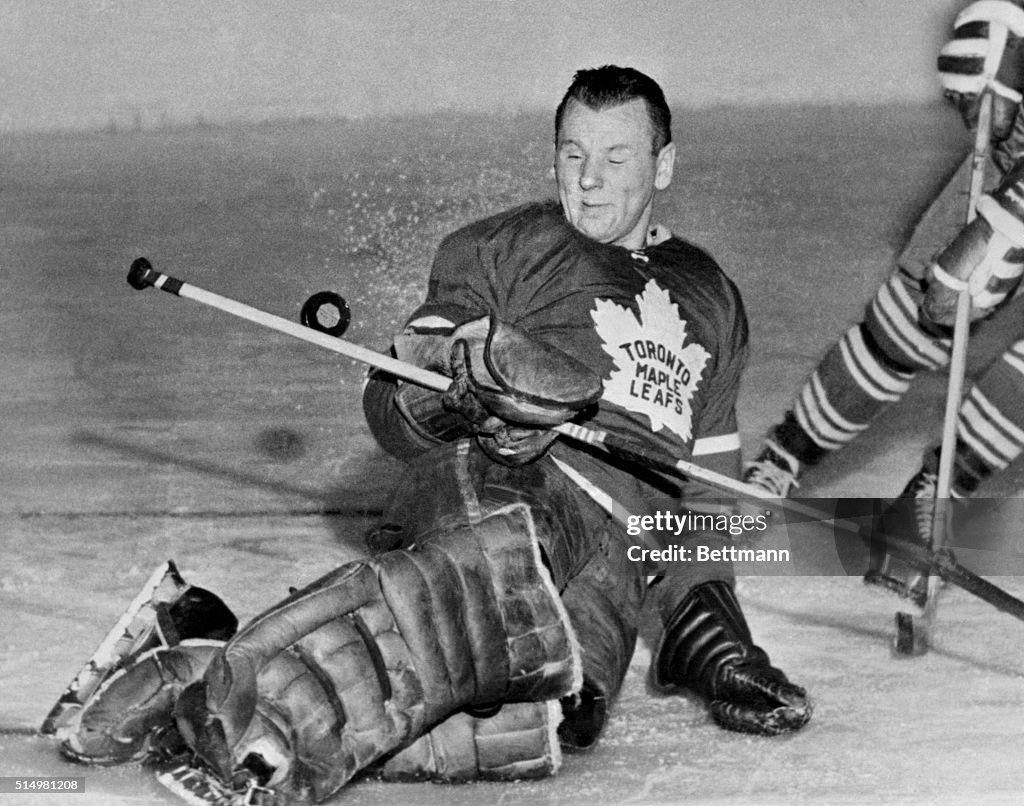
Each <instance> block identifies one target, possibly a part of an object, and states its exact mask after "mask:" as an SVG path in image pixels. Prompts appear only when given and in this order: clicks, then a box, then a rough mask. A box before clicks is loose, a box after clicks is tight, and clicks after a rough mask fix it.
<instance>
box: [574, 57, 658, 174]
mask: <svg viewBox="0 0 1024 806" xmlns="http://www.w3.org/2000/svg"><path fill="white" fill-rule="evenodd" d="M637 99H639V100H642V101H644V102H645V103H646V105H647V115H648V118H649V119H650V121H651V128H652V129H653V131H654V144H653V146H654V153H655V154H657V153H659V152H660V151H661V149H663V148H664V147H665V146H667V145H668V144H669V143H671V142H672V113H671V112H670V111H669V108H668V103H667V102H666V101H665V93H663V92H662V90H661V87H660V86H658V82H657V81H655V80H654V79H653V78H651V77H650V76H647V75H644V74H643V73H641V72H640V71H639V70H634V69H633V68H632V67H618V66H617V65H614V64H606V65H604V66H603V67H595V68H593V69H590V70H577V71H576V75H575V76H574V77H573V80H572V84H570V85H569V89H568V90H566V92H565V95H564V96H563V97H562V100H561V102H560V103H559V104H558V109H556V110H555V143H557V142H558V135H559V133H560V132H561V130H562V116H563V115H564V114H565V109H566V107H567V106H568V105H569V101H578V102H579V103H581V104H584V105H585V106H588V107H590V108H591V109H593V110H596V111H600V110H602V109H606V108H608V107H611V106H619V105H620V104H625V103H629V102H630V101H634V100H637Z"/></svg>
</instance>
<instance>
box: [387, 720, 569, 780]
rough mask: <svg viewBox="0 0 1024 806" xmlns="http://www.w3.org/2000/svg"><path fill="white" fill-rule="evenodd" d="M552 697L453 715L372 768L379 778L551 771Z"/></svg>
mask: <svg viewBox="0 0 1024 806" xmlns="http://www.w3.org/2000/svg"><path fill="white" fill-rule="evenodd" d="M560 719H561V706H560V704H559V703H558V701H557V700H548V701H546V702H521V703H506V704H505V705H503V706H502V707H501V710H499V711H498V713H497V714H495V715H494V716H491V717H486V718H481V717H476V716H472V715H471V714H469V713H466V712H464V711H463V712H459V713H457V714H453V715H452V716H450V717H449V718H448V719H446V720H445V721H444V722H442V723H441V724H440V725H438V726H437V727H436V728H434V729H433V730H431V731H430V732H429V733H427V734H424V735H423V736H421V737H420V738H419V739H417V740H416V741H415V742H413V744H411V745H409V746H408V747H406V748H405V749H404V750H402V751H401V752H400V753H398V754H396V755H394V756H392V757H391V758H389V759H387V761H386V762H385V763H384V764H383V765H381V767H380V768H379V769H378V770H377V771H376V774H377V776H378V777H379V778H381V779H382V780H385V781H424V780H427V781H436V782H439V783H462V782H468V781H521V780H527V779H535V778H546V777H548V776H551V775H554V774H555V773H556V772H557V771H558V769H559V767H560V766H561V763H562V753H561V748H560V747H559V744H558V738H557V736H556V728H557V725H558V722H559V720H560Z"/></svg>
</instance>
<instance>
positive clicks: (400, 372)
mask: <svg viewBox="0 0 1024 806" xmlns="http://www.w3.org/2000/svg"><path fill="white" fill-rule="evenodd" d="M128 282H129V284H130V285H131V286H132V287H133V288H136V289H140V290H142V289H146V288H149V287H150V286H153V287H155V288H160V289H163V290H164V291H167V292H169V293H171V294H174V295H176V296H179V297H184V298H186V299H191V300H194V301H196V302H201V303H203V304H206V305H209V306H212V307H214V308H217V309H219V310H223V311H225V312H228V313H232V314H234V315H237V316H240V317H241V318H243V319H246V320H248V321H251V322H254V323H256V324H260V325H263V326H265V327H268V328H271V329H272V330H277V331H279V332H282V333H286V334H288V335H291V336H295V337H296V338H299V339H302V340H303V341H307V342H310V343H312V344H316V345H318V346H320V347H324V348H326V349H328V350H330V351H332V352H334V353H338V354H340V355H343V356H346V357H348V358H353V359H355V360H357V361H360V362H362V363H365V364H369V365H370V366H373V367H377V368H378V369H382V370H384V371H385V372H389V373H391V374H392V375H394V376H395V377H398V378H402V379H403V380H406V381H409V382H410V383H416V384H419V385H421V386H423V387H425V388H427V389H433V390H434V391H437V392H443V391H445V390H446V389H447V388H448V387H449V386H450V385H451V378H448V377H447V376H445V375H442V374H440V373H437V372H431V371H429V370H425V369H421V368H420V367H417V366H415V365H413V364H409V363H407V362H405V361H400V360H399V359H397V358H392V357H391V356H388V355H384V354H383V353H379V352H377V351H375V350H370V349H367V348H365V347H361V346H359V345H357V344H353V343H351V342H348V341H345V340H344V339H340V338H337V337H335V336H331V335H327V334H326V333H324V332H321V331H319V330H316V329H314V328H316V327H318V326H319V325H317V324H316V323H317V322H319V321H320V317H319V315H318V311H316V310H314V309H313V308H312V307H311V306H309V305H306V306H303V307H304V308H307V313H305V314H304V315H303V321H304V322H306V323H307V324H306V325H305V326H302V325H296V324H294V323H292V322H290V321H288V320H287V319H283V318H281V317H278V316H274V315H273V314H270V313H267V312H265V311H261V310H259V309H257V308H252V307H250V306H248V305H245V304H243V303H240V302H236V301H235V300H231V299H228V298H226V297H222V296H220V295H219V294H214V293H212V292H209V291H204V290H203V289H201V288H197V287H196V286H193V285H191V284H189V283H184V282H182V281H181V280H177V279H175V278H173V277H170V276H168V275H166V274H161V273H160V272H158V271H156V270H155V269H154V268H153V267H152V265H151V264H150V262H149V261H148V260H146V259H145V258H139V259H137V260H136V261H135V262H134V263H132V266H131V271H130V272H129V274H128ZM332 303H333V304H335V305H337V302H336V301H333V300H332ZM332 318H335V317H332ZM554 430H556V431H558V433H559V434H562V435H564V436H565V437H567V438H569V439H572V440H574V441H577V442H581V443H584V444H586V445H592V446H595V447H597V448H600V449H602V450H605V451H606V452H608V453H609V454H610V455H612V456H616V457H619V458H621V459H623V460H626V461H629V462H633V463H635V464H637V465H640V466H642V467H645V468H647V469H650V470H654V471H657V472H659V473H663V474H665V475H667V476H671V477H674V478H683V479H690V480H697V481H700V482H701V483H703V484H706V485H707V486H709V487H712V488H715V489H719V490H722V491H725V492H728V493H732V494H734V495H739V496H741V497H746V498H754V499H758V500H762V501H764V502H765V504H766V505H767V506H768V507H770V508H772V509H776V510H781V511H784V512H791V513H794V514H796V515H799V516H800V517H802V518H810V519H811V520H816V521H821V522H823V523H825V522H829V523H832V524H833V526H834V528H836V529H839V530H841V531H843V532H846V533H849V534H852V535H856V536H857V537H858V538H861V527H860V524H858V523H856V522H854V521H848V520H845V519H837V518H835V517H834V515H832V514H829V513H827V512H823V511H822V510H819V509H815V508H814V507H811V506H808V505H806V504H802V503H800V502H799V501H794V500H790V499H780V498H778V497H777V496H773V495H771V494H770V493H768V492H766V491H765V490H763V489H761V488H760V487H757V486H755V485H752V484H746V483H744V482H741V481H737V480H736V479H733V478H730V477H729V476H725V475H723V474H721V473H716V472H715V471H712V470H708V469H706V468H703V467H700V466H699V465H695V464H693V463H692V462H687V461H685V460H681V459H679V460H677V459H674V458H671V457H667V456H665V455H664V454H663V453H660V452H655V451H652V450H650V449H648V448H646V447H644V446H640V445H637V444H636V443H635V442H633V441H631V440H627V439H624V438H623V437H620V436H618V435H616V434H612V433H609V432H608V431H605V430H603V429H597V428H590V427H586V426H582V425H577V424H575V423H565V424H563V425H560V426H557V427H556V428H555V429H554ZM892 543H893V546H894V548H893V551H894V552H899V553H900V554H901V556H902V555H903V554H907V556H906V560H907V562H909V563H911V564H913V565H915V567H917V568H919V569H920V570H921V571H922V572H927V571H929V570H932V569H935V573H939V574H942V575H943V578H944V579H948V581H950V582H951V583H953V584H955V585H958V586H960V587H962V588H964V589H965V590H967V591H968V592H970V593H973V594H974V595H975V596H978V597H979V598H981V599H983V600H984V601H987V602H989V603H990V604H992V605H994V606H995V607H997V608H999V609H1000V610H1003V611H1005V612H1007V613H1010V614H1011V615H1013V616H1015V617H1016V618H1019V619H1021V620H1024V602H1022V601H1020V600H1018V599H1015V598H1014V597H1013V596H1011V595H1010V594H1008V593H1006V592H1005V591H1003V590H1002V589H1001V588H998V587H997V586H995V585H992V584H991V583H989V582H987V581H986V580H984V579H982V578H981V577H978V576H977V575H975V574H972V573H971V572H970V571H968V570H967V569H966V568H963V567H962V566H960V565H959V564H957V563H956V561H955V560H953V559H952V557H943V558H939V557H936V556H934V555H933V553H932V552H930V551H928V550H927V549H925V548H924V547H921V546H909V545H908V546H907V547H906V552H904V551H903V548H904V545H903V544H904V541H902V540H899V539H894V540H893V541H892Z"/></svg>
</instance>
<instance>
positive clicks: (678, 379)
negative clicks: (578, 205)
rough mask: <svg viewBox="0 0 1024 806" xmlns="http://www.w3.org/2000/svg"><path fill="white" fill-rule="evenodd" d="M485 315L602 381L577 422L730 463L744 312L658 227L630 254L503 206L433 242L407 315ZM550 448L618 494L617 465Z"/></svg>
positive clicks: (554, 208)
mask: <svg viewBox="0 0 1024 806" xmlns="http://www.w3.org/2000/svg"><path fill="white" fill-rule="evenodd" d="M666 236H667V233H666ZM655 241H656V242H655ZM488 313H489V314H491V315H492V316H494V317H496V318H497V319H499V320H501V321H504V322H507V323H509V324H512V325H515V326H517V327H519V328H521V329H523V330H525V331H526V332H528V333H530V334H531V335H532V336H533V337H534V338H537V339H540V340H543V341H546V342H548V343H550V344H552V345H554V346H557V347H558V348H560V349H561V350H563V351H564V352H566V353H568V354H570V355H572V356H573V357H575V358H576V359H578V360H579V361H581V362H583V363H584V364H586V365H587V366H589V367H590V368H591V369H592V370H594V371H595V372H596V373H597V374H598V375H599V376H600V377H601V378H602V380H603V382H604V395H603V397H602V400H601V401H600V403H599V405H598V408H597V411H596V413H595V415H594V418H593V420H591V421H589V422H584V425H587V424H590V425H594V426H597V427H600V428H604V429H606V430H608V431H611V432H613V433H615V434H617V435H621V436H624V437H627V438H630V439H631V440H633V441H635V442H636V443H637V444H638V445H641V446H645V447H650V448H655V449H657V450H659V451H660V452H663V453H665V454H667V455H668V456H672V457H674V458H676V459H690V458H691V457H694V458H695V461H698V462H700V463H702V464H705V465H707V466H710V467H713V469H715V470H719V471H720V472H728V473H735V472H736V471H737V470H738V461H739V439H738V434H737V427H736V416H735V405H736V397H737V393H738V388H739V382H740V375H741V371H742V368H743V364H744V360H745V357H746V348H747V321H746V316H745V313H744V310H743V305H742V302H741V299H740V295H739V292H738V290H737V289H736V287H735V285H734V284H733V283H732V282H731V281H730V280H729V279H728V278H727V277H726V276H725V274H724V273H723V272H722V270H721V269H720V268H719V267H718V265H717V264H716V263H715V261H714V260H713V259H712V258H711V257H710V256H709V255H708V254H707V253H706V252H704V251H703V250H701V249H699V248H697V247H695V246H693V245H691V244H689V243H687V242H685V241H683V240H681V239H679V238H676V237H671V236H667V237H663V238H662V239H654V238H652V243H651V244H649V245H648V246H647V247H646V248H645V249H643V250H641V251H630V250H628V249H625V248H622V247H618V246H609V245H604V244H600V243H597V242H595V241H593V240H591V239H590V238H587V237H586V236H584V235H582V234H581V233H579V232H577V231H576V230H575V229H573V228H572V227H571V226H570V225H569V224H568V223H567V222H566V221H565V218H564V216H563V215H562V212H561V209H560V208H559V206H558V205H557V203H554V202H550V203H533V204H528V205H524V206H521V207H517V208H514V209H512V210H509V211H506V212H503V213H500V214H498V215H495V216H492V217H490V218H487V219H484V220H481V221H478V222H476V223H473V224H470V225H468V226H466V227H464V228H462V229H460V230H458V231H456V232H455V233H453V234H452V235H450V236H448V237H447V238H446V239H445V240H444V241H443V242H442V244H441V246H440V248H439V249H438V252H437V255H436V257H435V260H434V264H433V267H432V270H431V274H430V280H429V285H428V290H427V296H426V300H425V301H424V303H423V304H422V305H421V306H420V307H419V308H418V309H417V310H416V311H415V312H414V313H413V315H412V316H411V317H410V319H409V324H410V325H414V326H416V327H418V328H424V327H426V328H430V327H442V328H443V327H448V326H452V325H459V324H461V323H463V322H466V321H468V320H470V319H475V318H477V317H479V316H481V315H484V314H488ZM552 454H553V455H554V456H555V458H556V459H558V460H560V461H562V462H566V463H568V464H570V465H571V466H572V467H574V468H576V469H577V470H579V471H580V472H582V473H584V475H586V476H587V478H589V479H592V480H593V481H594V482H595V483H596V484H598V485H599V486H600V487H601V488H602V489H604V490H605V491H607V492H608V493H609V494H612V495H615V496H617V497H624V498H631V497H632V496H629V495H625V493H624V492H623V494H622V496H618V493H617V492H616V490H614V489H608V488H609V487H612V488H620V487H621V485H622V483H623V482H625V481H626V480H625V479H623V478H621V476H622V475H623V474H624V472H625V471H623V470H620V469H615V468H612V467H610V466H609V465H608V463H607V462H603V461H600V460H598V459H596V458H594V457H588V456H586V455H585V454H584V453H583V452H581V451H579V450H578V449H574V448H573V446H572V445H570V444H563V443H559V444H557V445H556V446H555V447H554V448H553V450H552ZM716 460H717V461H716ZM626 475H629V474H628V473H626ZM595 477H599V478H595Z"/></svg>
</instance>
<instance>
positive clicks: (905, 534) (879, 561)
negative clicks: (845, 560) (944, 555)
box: [864, 467, 965, 608]
mask: <svg viewBox="0 0 1024 806" xmlns="http://www.w3.org/2000/svg"><path fill="white" fill-rule="evenodd" d="M936 486H937V477H936V474H935V473H934V472H932V471H931V470H930V469H928V468H925V467H923V468H921V469H920V470H919V471H918V472H917V473H916V474H915V475H914V477H913V478H911V479H910V481H909V482H908V483H907V486H906V487H905V488H904V489H903V492H901V493H900V495H899V498H897V499H896V500H895V501H893V502H892V503H891V504H890V505H889V506H888V507H886V508H885V509H884V510H883V511H882V514H881V515H879V516H878V518H877V519H876V520H875V522H874V524H873V526H872V530H871V535H870V557H869V560H868V570H867V572H866V573H865V574H864V583H865V584H867V585H874V586H877V587H880V588H884V589H885V590H888V591H891V592H892V593H895V594H896V595H897V596H899V597H901V598H903V599H906V600H908V601H909V602H911V603H912V604H913V605H915V606H916V607H919V608H923V607H924V606H925V604H926V603H927V601H928V574H927V573H926V572H925V571H924V570H922V569H921V568H920V567H919V566H914V565H911V564H910V563H908V562H907V561H906V560H903V559H900V558H899V557H895V556H893V555H892V554H890V553H889V551H888V545H887V537H892V538H899V539H902V540H908V541H910V542H912V543H914V544H916V545H919V546H921V547H922V548H924V549H927V550H929V551H931V550H934V549H936V548H940V547H937V546H933V545H932V526H933V519H934V517H935V506H936V498H935V492H936ZM951 500H952V501H953V506H954V507H955V510H959V511H962V510H964V509H965V504H964V503H963V502H960V501H958V500H957V499H955V498H954V499H951ZM954 514H956V512H954Z"/></svg>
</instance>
